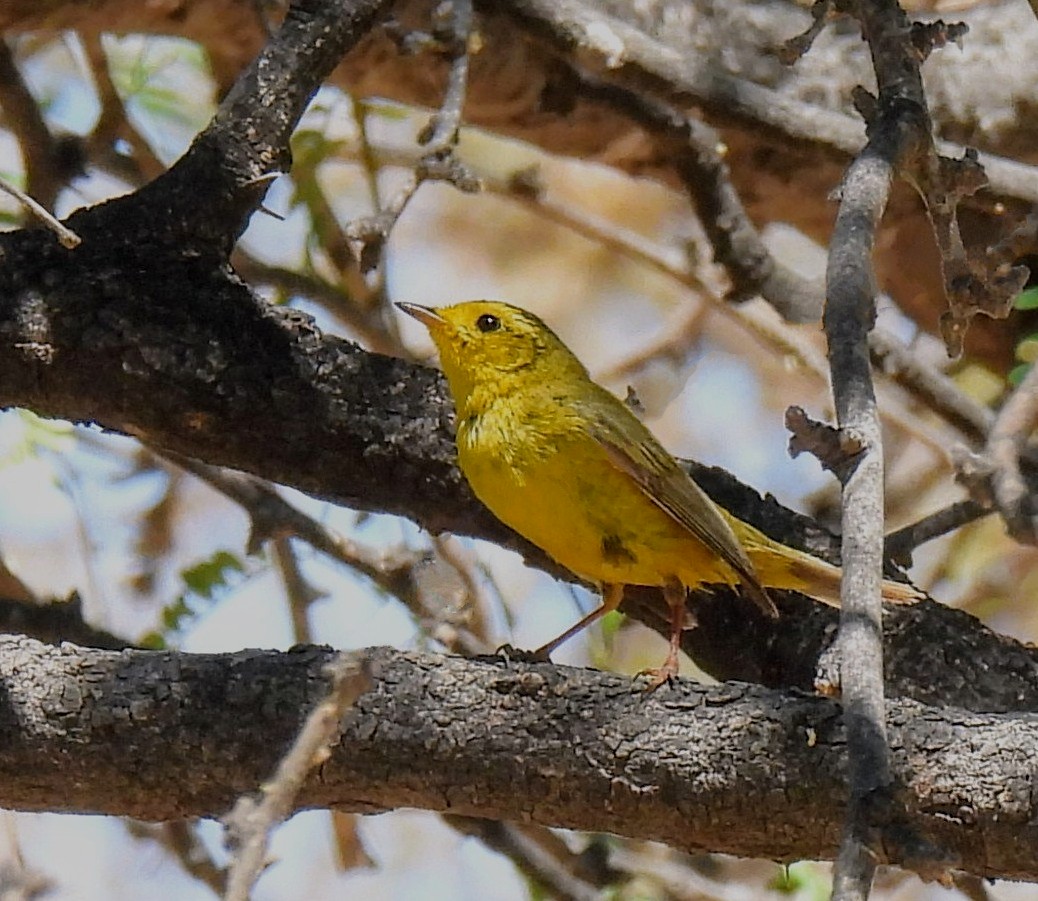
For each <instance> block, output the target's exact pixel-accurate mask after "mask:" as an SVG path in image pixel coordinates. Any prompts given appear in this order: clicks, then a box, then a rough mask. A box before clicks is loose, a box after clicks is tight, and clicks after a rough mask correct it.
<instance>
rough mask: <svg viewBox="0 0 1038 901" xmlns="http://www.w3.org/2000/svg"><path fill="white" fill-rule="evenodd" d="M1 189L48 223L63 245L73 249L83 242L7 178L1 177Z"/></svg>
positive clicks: (44, 222) (43, 221) (48, 226)
mask: <svg viewBox="0 0 1038 901" xmlns="http://www.w3.org/2000/svg"><path fill="white" fill-rule="evenodd" d="M0 191H3V192H4V193H5V194H8V195H10V196H11V197H13V198H14V199H15V200H17V201H18V202H19V203H20V204H21V205H22V206H23V207H25V209H26V210H28V211H29V212H30V213H32V214H33V215H34V216H35V217H36V218H37V219H39V220H40V221H41V222H42V223H43V224H44V225H46V226H47V228H49V229H50V230H51V231H52V232H54V234H56V235H57V236H58V240H59V241H60V242H61V246H62V247H66V248H68V249H69V250H72V248H74V247H78V246H79V245H80V244H81V243H82V241H83V239H82V238H80V237H79V235H77V234H76V233H75V232H74V231H72V229H70V228H68V227H67V226H65V225H62V224H61V223H60V222H59V221H58V220H57V219H56V218H54V216H52V215H51V214H50V213H48V212H47V210H46V209H44V208H43V207H42V206H41V205H40V204H38V203H37V202H36V201H35V200H33V199H32V198H31V197H30V196H29V195H28V194H26V193H25V192H24V191H20V190H19V189H18V188H16V187H15V186H14V185H12V184H11V183H10V182H9V181H7V180H6V179H3V178H0Z"/></svg>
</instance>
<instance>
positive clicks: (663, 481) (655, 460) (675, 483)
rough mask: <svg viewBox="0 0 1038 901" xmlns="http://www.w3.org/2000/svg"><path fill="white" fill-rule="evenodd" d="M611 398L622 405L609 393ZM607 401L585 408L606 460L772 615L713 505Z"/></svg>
mask: <svg viewBox="0 0 1038 901" xmlns="http://www.w3.org/2000/svg"><path fill="white" fill-rule="evenodd" d="M609 400H612V401H614V402H615V403H617V404H619V403H620V402H619V401H617V400H616V399H615V398H613V397H612V395H609ZM606 404H608V401H605V400H604V399H602V400H600V401H598V402H597V403H594V404H592V406H593V407H597V408H598V409H596V410H591V411H588V412H590V413H591V414H592V415H590V416H588V419H589V420H590V422H591V423H592V426H591V431H592V435H593V437H594V438H595V440H596V441H597V442H598V443H599V445H600V446H601V447H602V449H603V450H604V451H605V453H606V457H607V458H608V459H609V462H610V463H612V464H613V466H615V467H616V468H617V469H619V470H620V471H621V472H623V473H625V474H626V475H628V476H629V477H630V478H631V479H632V480H633V481H634V483H635V484H636V485H637V486H638V487H639V488H640V489H641V491H642V492H643V493H644V494H645V496H646V497H647V498H649V500H651V501H652V502H653V503H654V504H656V506H657V507H659V508H660V509H661V510H663V511H664V512H665V513H667V515H669V516H670V517H671V518H672V519H673V520H674V521H675V522H676V523H678V524H679V525H681V526H682V527H683V528H685V529H687V530H688V531H689V532H690V533H691V534H692V535H694V536H695V537H696V538H697V539H698V540H699V541H701V542H702V543H703V544H704V545H706V547H708V548H709V549H710V550H711V551H713V552H714V553H715V554H717V556H718V557H720V558H721V559H722V560H723V561H724V562H725V563H727V564H728V565H729V566H730V567H731V568H732V569H733V570H735V572H736V573H737V574H738V575H739V579H740V581H741V582H742V584H743V585H744V586H745V587H746V589H747V591H748V593H749V594H750V595H751V596H752V598H753V600H754V602H756V604H757V605H758V606H759V607H760V608H761V609H762V610H763V611H764V612H765V613H767V614H768V615H769V616H776V615H777V611H776V610H775V605H774V603H773V602H772V601H771V598H769V597H768V595H767V592H766V591H765V590H764V587H763V586H762V585H761V582H760V578H759V577H758V576H757V573H756V571H755V570H754V568H753V563H752V562H751V561H750V558H749V557H748V556H747V555H746V551H745V549H744V548H743V546H742V545H741V544H740V543H739V539H738V538H737V537H736V536H735V533H734V532H733V531H732V528H731V526H730V525H729V524H728V521H727V520H726V519H725V518H724V517H723V516H722V515H721V512H720V510H718V508H717V505H716V504H714V502H713V501H712V500H710V498H709V497H708V496H707V494H706V492H705V491H703V489H702V488H700V487H699V486H698V485H697V484H696V483H695V482H694V481H693V480H692V477H691V476H690V475H689V474H688V473H687V472H685V470H683V469H682V468H681V467H680V466H679V465H678V463H677V461H676V460H675V459H674V458H673V457H672V456H671V455H670V454H669V453H667V451H666V450H664V448H663V447H662V446H661V445H660V443H659V442H658V441H657V440H656V439H655V438H654V437H653V435H652V433H651V432H650V431H649V430H648V429H646V428H645V427H644V426H643V425H642V424H641V423H640V422H638V420H637V419H635V418H634V416H633V415H630V414H628V411H627V410H615V409H610V408H609V407H608V406H606ZM610 406H611V405H610ZM596 414H597V415H596ZM620 414H623V415H620ZM628 417H629V418H628ZM618 419H619V420H620V421H619V422H617V421H616V420H618Z"/></svg>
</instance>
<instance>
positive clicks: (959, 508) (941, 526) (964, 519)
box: [883, 500, 994, 566]
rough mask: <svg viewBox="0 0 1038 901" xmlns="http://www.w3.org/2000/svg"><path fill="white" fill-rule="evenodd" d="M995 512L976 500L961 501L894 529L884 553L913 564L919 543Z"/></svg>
mask: <svg viewBox="0 0 1038 901" xmlns="http://www.w3.org/2000/svg"><path fill="white" fill-rule="evenodd" d="M993 512H994V511H993V510H992V509H991V508H989V507H985V506H984V505H983V504H979V503H977V502H976V501H974V500H965V501H957V502H956V503H954V504H950V505H949V506H947V507H942V508H941V509H940V510H937V511H936V512H934V513H930V514H928V515H926V516H924V517H923V518H922V519H920V520H917V521H916V522H913V523H910V524H909V525H907V526H903V527H902V528H900V529H897V530H896V531H893V532H891V533H890V534H889V535H887V537H886V540H885V542H884V551H883V553H884V554H885V555H886V556H887V557H888V558H889V559H891V560H893V561H894V562H896V563H898V564H901V565H903V566H910V565H911V559H912V551H913V550H915V549H916V548H917V547H919V545H921V544H925V543H926V542H927V541H932V540H933V539H934V538H940V536H941V535H946V534H947V533H948V532H954V531H955V530H956V529H958V528H961V527H962V526H965V525H968V524H969V523H971V522H975V521H976V520H978V519H982V518H983V517H985V516H988V515H990V514H991V513H993Z"/></svg>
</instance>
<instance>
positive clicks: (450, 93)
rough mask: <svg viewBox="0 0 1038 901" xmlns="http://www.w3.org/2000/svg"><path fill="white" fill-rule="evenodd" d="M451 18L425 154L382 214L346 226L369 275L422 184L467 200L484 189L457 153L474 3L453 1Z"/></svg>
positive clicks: (423, 140) (423, 138) (422, 140)
mask: <svg viewBox="0 0 1038 901" xmlns="http://www.w3.org/2000/svg"><path fill="white" fill-rule="evenodd" d="M449 12H450V16H449V25H448V26H447V28H445V29H438V31H440V32H445V40H444V43H445V45H446V49H447V52H448V53H449V54H450V57H451V64H450V70H449V72H448V75H447V89H446V91H445V93H444V98H443V103H442V104H441V106H440V109H439V111H438V112H436V113H434V114H433V115H432V117H431V118H430V119H429V122H428V123H427V125H426V126H425V128H423V129H422V131H421V132H420V133H419V135H418V143H419V144H422V145H423V146H424V147H425V148H426V149H425V153H424V154H423V155H422V157H421V159H420V160H419V161H418V162H417V163H416V164H415V166H414V168H413V169H412V170H411V172H410V174H409V175H408V178H407V181H406V182H405V184H404V186H403V187H402V188H400V189H399V190H398V191H397V192H396V194H394V195H393V197H392V198H391V199H390V200H389V202H388V203H387V204H385V206H384V207H383V208H382V209H381V210H380V211H378V212H377V213H375V214H374V215H372V216H365V217H362V218H360V219H355V220H354V221H353V222H351V223H350V224H349V225H347V226H346V238H347V241H348V243H349V247H350V249H351V250H352V252H353V255H354V257H355V258H356V259H357V261H358V262H359V264H360V268H361V270H362V271H363V272H370V271H372V270H373V269H375V268H377V267H378V266H379V265H381V261H382V258H383V254H384V250H385V245H386V242H387V241H388V240H389V235H390V233H391V232H392V230H393V227H394V226H395V225H396V223H397V220H398V219H399V218H400V217H401V216H402V215H403V212H404V210H405V209H406V208H407V205H408V204H409V203H410V202H411V200H412V198H414V196H415V194H417V193H418V189H419V188H420V187H421V186H422V185H423V184H424V183H425V182H427V181H442V182H447V183H448V184H451V185H453V186H454V187H455V188H457V189H458V190H459V191H463V192H465V193H470V194H471V193H475V192H477V191H479V190H480V189H481V187H482V185H481V184H480V181H479V179H478V178H476V177H475V175H473V174H472V171H471V170H470V169H469V168H468V166H466V165H465V164H463V163H462V162H461V161H460V160H459V159H458V157H457V154H456V153H455V148H456V147H457V143H458V135H459V130H460V128H461V114H462V109H463V108H464V105H465V94H466V90H467V87H468V76H469V60H470V52H471V51H470V47H469V45H470V42H471V40H472V27H473V23H472V0H451V3H450V5H449ZM438 36H439V35H438Z"/></svg>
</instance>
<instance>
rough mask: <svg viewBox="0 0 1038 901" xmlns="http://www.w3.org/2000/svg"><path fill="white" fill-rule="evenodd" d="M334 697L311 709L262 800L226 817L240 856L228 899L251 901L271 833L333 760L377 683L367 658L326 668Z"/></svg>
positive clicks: (240, 804)
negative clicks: (349, 718) (346, 718)
mask: <svg viewBox="0 0 1038 901" xmlns="http://www.w3.org/2000/svg"><path fill="white" fill-rule="evenodd" d="M325 672H326V674H327V676H328V678H329V681H330V685H329V689H328V695H327V696H326V697H325V699H324V700H323V701H321V702H320V703H319V704H318V705H317V706H316V707H315V708H314V709H313V711H311V713H310V715H309V716H308V717H307V718H306V722H305V723H304V724H303V726H302V728H301V729H300V730H299V733H298V734H297V735H296V738H295V741H294V742H293V743H292V747H291V748H289V749H288V752H287V753H286V754H285V756H284V757H282V759H281V762H280V763H279V764H278V767H277V771H276V772H275V773H274V776H273V778H272V779H271V780H270V781H269V782H266V783H265V784H264V785H262V786H261V787H260V791H259V800H258V801H256V800H254V799H253V798H251V797H247V796H242V797H240V798H239V799H238V800H237V802H236V803H235V805H234V808H233V809H232V810H231V812H230V813H229V814H227V816H226V817H224V825H225V826H226V827H227V841H228V844H229V845H230V847H231V848H232V850H233V854H234V859H233V860H232V862H231V865H230V867H229V869H228V873H227V889H226V892H225V894H224V898H225V899H226V901H248V898H249V897H250V896H251V890H252V886H253V884H254V883H255V882H256V880H257V879H258V878H259V875H260V873H261V871H262V870H263V867H264V865H265V857H266V852H267V845H268V843H269V841H270V834H271V832H272V831H273V830H274V828H275V827H276V826H278V825H279V824H280V823H281V822H282V821H283V820H284V819H285V818H286V817H287V816H288V815H289V814H290V813H291V811H292V805H293V803H294V801H295V797H296V795H297V794H298V793H299V789H300V788H301V787H302V785H303V782H304V780H305V779H306V777H307V776H308V775H309V773H310V771H311V770H312V769H313V768H314V767H317V766H320V764H321V763H322V762H323V761H324V760H325V759H326V758H327V756H328V754H329V749H330V748H331V746H332V745H333V744H334V743H335V741H336V740H337V739H338V736H339V733H340V730H341V728H342V717H343V714H344V713H345V712H346V711H347V710H348V709H349V708H350V707H352V706H353V704H354V703H355V702H356V700H357V698H359V697H360V696H361V695H362V694H363V693H364V692H365V691H367V689H368V688H369V686H370V685H371V676H370V674H369V673H368V672H367V671H366V665H365V662H364V659H363V658H362V657H359V656H358V655H354V654H340V655H339V656H338V657H337V658H336V659H335V660H333V661H332V662H331V663H329V664H328V666H327V667H325Z"/></svg>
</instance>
